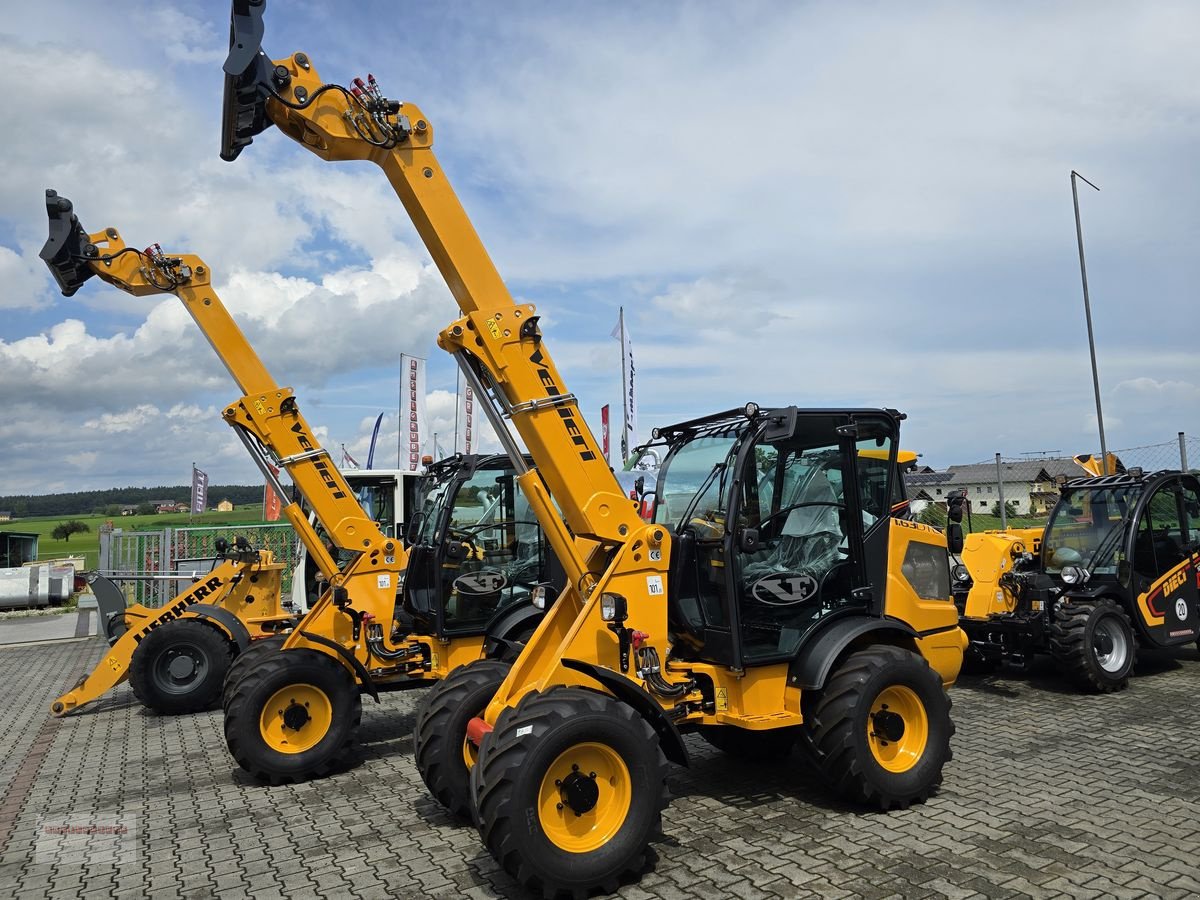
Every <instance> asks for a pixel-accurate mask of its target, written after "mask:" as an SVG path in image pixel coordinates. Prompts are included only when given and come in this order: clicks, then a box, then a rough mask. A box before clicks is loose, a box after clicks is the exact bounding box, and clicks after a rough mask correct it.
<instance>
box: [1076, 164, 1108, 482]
mask: <svg viewBox="0 0 1200 900" xmlns="http://www.w3.org/2000/svg"><path fill="white" fill-rule="evenodd" d="M1076 178H1079V179H1081V180H1082V181H1083V182H1084V183H1085V184H1087V185H1088V186H1089V187H1092V188H1095V189H1096V190H1097V191H1098V190H1100V188H1098V187H1096V185H1094V184H1092V183H1091V182H1090V181H1088V180H1087V179H1086V178H1084V177H1083V176H1082V175H1080V174H1079V173H1078V172H1076V171H1075V170H1074V169H1072V170H1071V199H1072V200H1073V201H1074V202H1075V237H1076V239H1077V240H1078V241H1079V274H1080V275H1081V277H1082V278H1083V312H1084V315H1085V316H1086V317H1087V332H1088V352H1089V353H1090V354H1091V356H1092V389H1093V390H1094V391H1095V392H1096V424H1097V425H1098V426H1099V428H1100V466H1101V468H1100V471H1101V472H1102V473H1103V474H1105V475H1107V474H1109V472H1108V447H1107V446H1106V445H1105V442H1104V411H1103V410H1102V409H1101V408H1100V373H1099V371H1098V370H1097V368H1096V339H1095V336H1094V335H1093V333H1092V303H1091V300H1090V298H1089V297H1088V283H1087V263H1086V262H1085V261H1084V258H1083V225H1082V224H1081V223H1080V220H1079V189H1078V188H1077V187H1076V185H1075V179H1076Z"/></svg>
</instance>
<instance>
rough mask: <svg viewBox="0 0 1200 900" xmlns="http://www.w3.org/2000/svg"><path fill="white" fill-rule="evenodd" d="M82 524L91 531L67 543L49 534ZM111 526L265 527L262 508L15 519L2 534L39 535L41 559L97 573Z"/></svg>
mask: <svg viewBox="0 0 1200 900" xmlns="http://www.w3.org/2000/svg"><path fill="white" fill-rule="evenodd" d="M71 520H75V521H79V522H83V523H84V524H85V525H87V526H88V528H90V529H91V530H90V531H85V532H82V533H80V534H73V535H71V537H70V539H68V540H65V541H60V540H55V539H54V538H52V537H50V533H51V532H52V531H54V529H55V527H56V526H57V525H58V524H59V523H61V522H67V521H71ZM105 522H112V523H113V527H114V528H120V529H122V530H124V531H154V530H156V529H163V528H187V527H189V526H191V527H196V528H204V527H209V526H216V525H259V524H262V504H254V505H247V506H243V507H241V508H239V509H235V510H234V511H233V512H214V511H209V512H206V513H201V514H200V515H198V516H189V515H188V514H187V513H163V514H162V515H149V516H55V517H46V518H35V519H16V520H14V521H12V522H4V523H3V524H0V531H19V532H24V533H26V534H37V535H39V537H38V558H39V559H58V558H59V557H63V556H83V557H84V558H85V559H86V560H87V563H86V567H87V568H89V569H94V568H95V567H96V566H98V565H99V564H100V559H99V557H100V528H101V526H102V525H104V523H105Z"/></svg>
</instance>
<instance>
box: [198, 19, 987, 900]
mask: <svg viewBox="0 0 1200 900" xmlns="http://www.w3.org/2000/svg"><path fill="white" fill-rule="evenodd" d="M264 8H265V2H263V0H259V2H254V0H234V3H233V15H232V19H231V22H232V32H231V45H230V55H229V57H228V59H227V61H226V64H225V72H226V83H225V109H224V116H223V123H224V127H223V133H222V148H221V155H222V157H223V158H225V159H226V160H232V159H234V158H236V157H237V155H238V153H239V152H240V151H241V150H242V149H243V148H244V147H245V146H246V145H248V144H249V143H250V142H251V140H252V139H253V138H254V136H255V135H257V134H258V133H260V132H261V131H263V130H264V129H265V128H267V127H269V126H270V125H276V126H278V128H279V129H280V130H281V131H282V132H284V133H285V134H286V135H287V136H289V137H291V138H292V139H294V140H296V141H297V142H298V143H300V144H301V145H302V146H304V147H307V148H308V149H309V150H311V151H313V152H314V153H316V154H317V155H318V156H320V157H321V158H323V159H326V160H331V161H332V160H354V159H357V160H370V161H373V162H375V163H377V164H378V165H379V166H380V167H381V168H382V169H383V170H384V172H385V174H386V176H387V177H388V180H389V181H390V182H391V184H392V186H393V188H394V189H395V191H396V193H397V194H398V195H399V197H400V199H401V201H402V202H403V203H404V206H405V208H406V210H407V211H408V213H409V215H410V217H411V219H412V221H413V223H414V225H415V226H416V229H417V232H418V233H419V235H420V236H421V238H422V240H423V241H424V243H425V246H426V247H427V248H428V250H429V252H430V254H431V256H432V257H433V259H434V262H435V263H436V264H437V266H438V268H439V269H440V271H441V272H442V275H443V276H444V278H445V279H446V283H447V285H448V286H449V288H450V290H451V292H452V294H453V295H454V298H455V300H456V301H457V302H458V305H459V308H460V310H461V311H462V316H461V317H460V318H459V319H457V320H456V321H455V322H453V323H452V324H451V325H450V326H449V327H448V328H446V329H444V330H443V331H442V333H441V334H440V336H439V339H438V343H439V346H441V347H442V348H443V349H444V350H446V351H447V352H449V353H451V354H453V356H454V358H455V359H456V361H457V362H458V364H459V366H460V368H461V370H462V372H463V373H464V377H465V378H466V379H467V382H468V383H469V384H470V385H471V386H472V387H473V388H474V389H475V393H476V397H477V398H478V401H479V402H480V403H481V404H482V406H483V408H484V411H485V412H486V413H487V414H488V416H489V419H490V420H491V422H492V424H493V426H494V427H495V429H496V432H497V435H498V436H499V438H500V440H501V442H502V444H503V445H504V447H505V450H506V452H507V453H508V455H509V457H510V459H511V460H512V463H513V465H514V467H515V468H516V469H517V471H518V472H519V473H520V474H519V475H518V476H517V482H518V483H519V484H520V486H521V488H522V490H523V491H524V492H525V494H526V496H527V498H528V500H529V503H530V506H531V507H532V508H533V510H534V511H535V513H536V514H537V516H538V519H539V521H540V522H541V524H542V527H543V529H544V531H545V533H546V536H547V540H548V541H549V542H550V544H551V546H552V547H553V549H554V552H555V553H556V555H557V556H558V558H559V560H560V561H561V562H562V564H563V566H564V568H565V569H566V571H567V589H566V590H565V591H564V593H563V595H562V596H561V597H560V598H559V601H558V602H557V603H556V604H555V606H554V607H553V609H551V610H549V611H548V613H547V615H546V618H545V619H544V620H543V621H542V624H541V625H540V626H539V627H538V629H537V631H536V632H534V634H533V636H532V638H531V639H530V641H529V642H528V643H527V644H526V645H525V646H524V649H523V650H522V651H521V653H520V655H519V657H518V658H517V660H516V662H515V663H514V664H513V665H512V667H511V669H509V670H508V671H507V673H504V672H485V671H481V670H482V669H483V668H484V665H485V664H483V663H473V664H470V665H467V666H463V667H462V668H460V669H458V670H457V672H456V673H454V674H452V675H451V676H450V677H449V678H447V679H445V680H444V681H442V682H441V683H440V684H438V685H437V686H435V687H434V688H433V689H432V690H431V691H430V693H429V695H427V697H426V699H425V701H424V702H423V704H422V707H421V710H420V711H419V713H418V720H417V726H416V746H417V754H418V759H420V757H421V752H422V750H421V748H422V742H423V741H425V740H428V737H427V735H426V734H425V733H424V732H425V730H426V728H427V726H428V725H429V722H430V719H431V718H432V717H433V716H435V715H437V716H441V717H442V725H441V727H440V729H437V730H436V731H437V734H438V735H439V736H440V737H439V740H440V742H441V744H442V746H443V748H444V753H445V756H444V757H442V758H449V756H450V755H454V756H456V757H458V758H459V759H461V760H463V761H465V762H466V763H467V764H468V765H469V766H470V784H469V785H468V789H469V791H470V794H469V796H468V797H467V798H465V799H466V804H465V805H467V806H469V807H472V808H473V810H474V814H475V818H476V822H477V825H478V827H479V831H480V835H481V837H482V838H483V840H484V843H485V844H486V845H487V847H488V849H489V850H490V852H491V853H492V855H493V856H494V857H495V858H496V859H497V860H498V861H499V862H500V864H501V865H502V866H503V867H504V868H505V869H506V870H507V871H508V872H509V873H511V874H512V875H513V877H514V878H516V879H517V880H518V881H519V882H520V883H522V884H524V885H525V886H526V887H528V888H530V889H532V890H535V891H537V892H539V893H542V894H543V895H545V896H547V897H551V896H557V895H571V896H577V897H582V896H585V895H586V894H588V893H589V892H590V891H593V890H596V889H598V888H602V889H608V890H612V889H615V888H616V887H617V885H618V883H619V882H620V880H621V879H622V878H623V877H625V876H627V875H629V874H632V873H635V872H637V871H639V870H640V869H641V867H642V865H643V861H644V859H645V854H646V849H647V845H648V841H649V840H650V837H651V835H652V834H653V833H654V832H655V831H656V829H657V828H658V826H659V821H660V813H661V811H662V809H663V807H664V806H665V805H666V802H667V800H666V788H665V778H666V763H667V761H668V760H671V761H675V762H678V763H682V764H686V763H687V758H688V751H687V746H686V744H685V743H684V741H683V740H682V738H681V736H680V735H681V730H684V729H693V728H710V729H721V730H723V731H722V733H724V734H728V735H731V736H732V735H736V736H738V738H739V739H740V740H744V741H747V742H750V741H757V740H760V739H761V740H763V741H775V740H777V739H778V736H780V735H785V736H789V737H790V736H804V737H805V738H806V739H807V740H808V741H810V742H811V743H812V744H813V746H814V748H815V753H816V755H817V756H818V758H819V759H820V760H821V765H822V766H823V767H824V769H825V771H826V773H827V775H828V777H829V781H830V783H831V784H832V785H833V786H835V787H836V788H838V789H840V790H842V791H844V792H845V793H846V794H847V795H848V796H850V797H852V798H854V799H856V800H858V801H860V802H863V803H867V804H871V805H875V806H877V807H882V808H885V809H886V808H890V807H897V806H899V807H903V806H907V805H908V804H910V803H913V802H918V801H921V800H924V799H925V798H926V797H927V796H929V794H930V793H931V792H932V791H933V790H934V788H935V787H936V785H937V784H938V783H939V782H940V780H941V773H942V767H943V765H944V763H945V762H946V760H947V759H949V757H950V747H949V743H950V737H951V735H952V733H953V726H952V724H951V720H950V714H949V708H950V702H949V698H948V697H947V695H946V693H945V691H944V687H945V686H946V685H949V684H951V683H953V681H954V680H955V678H956V677H957V674H958V671H959V668H960V666H961V663H962V654H963V649H964V647H965V645H966V639H965V635H964V634H963V632H962V630H961V629H960V628H959V627H958V617H957V611H956V609H955V607H954V604H953V601H952V599H951V596H950V583H949V558H948V552H947V539H946V536H945V535H944V534H943V533H942V532H940V531H938V530H937V529H934V528H931V527H928V526H923V525H920V524H918V523H916V522H911V521H906V520H902V519H897V518H893V517H891V516H889V515H888V512H889V509H890V507H889V505H888V504H889V502H890V498H891V491H890V490H888V489H887V488H886V487H885V489H884V491H883V492H882V495H881V496H882V497H883V498H884V505H882V506H880V507H878V508H876V507H874V506H872V505H870V504H871V502H872V501H870V500H869V494H866V493H865V492H864V491H863V478H862V475H861V472H860V467H859V462H860V460H862V459H863V458H864V457H863V456H862V455H861V454H860V453H859V451H860V450H863V449H870V450H883V451H885V452H886V454H887V457H888V463H887V466H886V468H887V470H888V471H889V472H894V470H895V459H896V454H897V438H898V433H899V426H900V420H901V418H902V416H900V415H899V414H898V413H896V412H895V411H892V410H886V409H838V410H806V409H797V408H796V407H782V408H775V409H762V408H759V407H758V406H757V405H755V404H747V405H746V406H745V407H744V408H742V409H736V410H730V411H728V412H725V413H720V414H717V415H715V416H709V417H705V418H703V419H697V420H693V421H691V422H686V423H683V424H681V425H678V426H676V427H674V428H672V429H668V430H667V431H666V432H665V433H664V436H665V437H666V438H667V439H668V441H669V443H670V445H671V451H670V456H669V458H668V459H667V460H666V462H665V465H664V471H663V472H662V473H661V474H660V478H659V482H658V486H657V489H658V497H659V499H658V502H657V504H656V513H655V515H656V519H655V521H654V522H652V523H647V522H644V521H642V520H641V519H640V518H639V516H638V513H637V510H636V509H635V504H633V503H631V502H630V500H629V498H628V497H627V496H625V495H624V492H623V491H622V490H621V488H620V486H619V484H618V483H617V481H616V478H615V476H614V475H613V473H612V471H611V470H610V469H609V467H608V464H607V461H606V460H605V459H604V456H603V454H602V452H601V450H600V448H599V446H598V445H597V442H596V440H595V438H594V437H593V436H592V434H591V433H590V431H589V429H588V428H587V426H586V424H585V423H584V420H583V416H582V414H581V413H580V410H579V405H578V403H577V401H576V398H575V396H574V395H573V394H571V393H570V391H569V390H568V389H567V387H566V385H565V383H564V381H563V378H562V375H561V374H560V373H559V371H558V369H557V367H556V366H555V364H554V362H553V360H552V359H551V356H550V352H549V349H548V346H547V343H546V341H545V339H544V336H543V333H542V330H541V327H540V325H539V317H538V315H537V312H536V310H535V309H534V307H533V306H531V305H529V304H517V303H515V302H514V301H513V299H512V297H511V295H510V294H509V291H508V289H507V287H506V286H505V284H504V282H503V280H502V279H501V278H500V275H499V273H498V272H497V271H496V268H495V266H494V265H493V264H492V261H491V260H490V258H489V257H488V254H487V252H486V250H485V249H484V247H483V245H482V243H481V241H480V239H479V237H478V235H477V234H476V232H475V230H474V228H473V227H472V225H471V223H470V220H469V219H468V218H467V215H466V213H465V212H464V210H463V208H462V206H461V204H460V203H459V201H458V198H457V197H456V196H455V193H454V191H453V189H452V188H451V186H450V184H449V182H448V180H447V178H446V176H445V173H444V172H443V170H442V168H441V166H440V165H439V164H438V162H437V159H436V157H435V156H434V153H433V134H434V129H433V127H432V125H431V123H430V121H429V119H428V117H426V116H425V114H424V113H423V112H422V111H421V110H420V109H418V108H416V107H415V106H413V105H411V104H408V103H401V102H399V101H395V100H391V99H389V98H388V97H386V96H385V95H384V93H383V91H382V88H381V87H380V85H379V84H378V83H377V82H375V80H374V79H373V78H370V77H369V78H368V79H367V81H366V82H361V80H356V81H355V82H352V86H346V85H340V84H336V83H326V82H323V81H322V80H321V79H320V77H319V76H318V74H317V71H316V68H315V66H314V64H313V62H312V59H311V58H310V57H309V56H308V55H307V54H305V53H294V54H292V55H291V56H288V57H284V58H280V59H271V58H269V57H267V56H266V55H265V54H264V53H263V52H262V49H261V42H262V37H263V31H264V26H263V11H264ZM510 425H511V428H512V429H513V430H515V432H516V434H517V436H519V438H520V440H521V441H523V442H524V444H525V447H526V448H527V449H528V452H529V454H530V456H531V457H532V460H533V464H534V466H535V468H531V467H529V466H528V465H527V464H526V463H525V461H524V456H523V454H522V452H521V449H520V446H519V444H518V443H517V439H516V438H515V437H513V436H512V434H511V432H510V431H509V427H510ZM889 477H894V476H891V475H889ZM547 489H548V492H549V493H548V492H547ZM551 494H552V495H553V496H554V498H555V500H556V501H557V504H558V509H557V510H556V508H555V506H554V505H552V504H551V502H550V499H549V496H550V495H551ZM560 511H561V516H560ZM953 549H956V550H957V549H959V548H957V547H955V548H953ZM468 679H470V680H471V681H470V683H469V684H467V683H466V682H467V681H468ZM422 774H423V776H424V777H425V778H426V781H427V782H430V781H432V779H431V773H430V772H429V771H428V770H427V769H423V771H422ZM444 787H446V788H447V790H450V789H451V788H450V786H445V785H444ZM435 793H436V789H435ZM437 795H438V796H439V798H441V799H443V802H445V800H444V798H443V797H442V794H441V793H438V794H437Z"/></svg>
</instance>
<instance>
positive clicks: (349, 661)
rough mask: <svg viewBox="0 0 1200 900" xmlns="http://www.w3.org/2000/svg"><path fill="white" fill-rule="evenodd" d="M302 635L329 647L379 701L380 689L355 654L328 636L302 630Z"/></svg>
mask: <svg viewBox="0 0 1200 900" xmlns="http://www.w3.org/2000/svg"><path fill="white" fill-rule="evenodd" d="M300 635H301V636H302V637H303V638H304V639H305V640H306V641H312V642H313V643H314V644H320V645H321V646H322V647H328V648H329V649H330V650H333V651H334V652H335V653H337V655H338V656H339V657H340V658H341V659H342V660H344V661H345V663H346V665H348V666H349V667H350V668H352V669H353V670H354V674H356V675H357V676H358V680H359V681H361V682H362V686H363V690H365V691H366V692H367V693H368V694H370V695H371V696H372V697H374V698H375V702H376V703H378V702H379V691H378V690H377V689H376V687H375V682H374V681H372V680H371V673H370V672H368V671H367V667H366V666H364V665H363V664H362V663H360V662H359V661H358V660H357V659H355V658H354V654H353V653H351V652H350V651H349V650H347V649H346V648H345V647H343V646H342V645H341V644H339V643H338V642H337V641H331V640H330V639H329V638H327V637H321V635H319V634H313V633H312V632H311V631H302V632H300Z"/></svg>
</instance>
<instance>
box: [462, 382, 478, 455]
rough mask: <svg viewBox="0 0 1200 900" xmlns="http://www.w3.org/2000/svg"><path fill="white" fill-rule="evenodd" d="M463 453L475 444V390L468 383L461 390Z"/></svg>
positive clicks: (468, 451) (469, 450)
mask: <svg viewBox="0 0 1200 900" xmlns="http://www.w3.org/2000/svg"><path fill="white" fill-rule="evenodd" d="M463 406H464V409H463V425H464V433H463V453H470V452H471V448H472V447H474V446H475V392H474V391H472V390H471V386H470V385H469V384H468V385H467V386H466V388H465V390H463Z"/></svg>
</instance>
